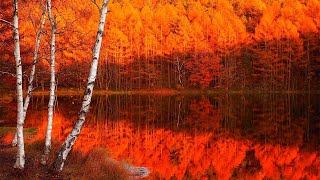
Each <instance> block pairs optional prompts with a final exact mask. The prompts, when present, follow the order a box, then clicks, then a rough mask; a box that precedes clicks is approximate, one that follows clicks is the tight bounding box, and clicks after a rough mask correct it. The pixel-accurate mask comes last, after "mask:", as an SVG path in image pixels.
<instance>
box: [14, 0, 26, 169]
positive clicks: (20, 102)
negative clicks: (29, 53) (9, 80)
mask: <svg viewBox="0 0 320 180" xmlns="http://www.w3.org/2000/svg"><path fill="white" fill-rule="evenodd" d="M18 21H19V17H18V0H13V36H14V37H13V39H14V57H15V61H16V78H17V82H16V86H17V145H18V152H17V157H16V162H15V164H14V168H18V169H23V168H24V164H25V159H24V157H25V153H24V142H23V124H24V119H23V92H22V64H21V56H20V40H19V23H18Z"/></svg>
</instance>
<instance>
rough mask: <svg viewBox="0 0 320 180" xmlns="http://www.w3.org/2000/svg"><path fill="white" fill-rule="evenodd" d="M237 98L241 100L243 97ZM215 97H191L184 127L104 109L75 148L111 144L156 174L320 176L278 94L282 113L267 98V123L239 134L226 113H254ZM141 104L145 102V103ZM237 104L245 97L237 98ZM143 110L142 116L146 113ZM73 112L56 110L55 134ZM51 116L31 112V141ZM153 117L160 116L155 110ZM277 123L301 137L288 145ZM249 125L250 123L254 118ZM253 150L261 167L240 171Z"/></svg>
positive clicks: (60, 134)
mask: <svg viewBox="0 0 320 180" xmlns="http://www.w3.org/2000/svg"><path fill="white" fill-rule="evenodd" d="M235 100H236V102H242V101H238V100H237V99H235ZM213 101H224V99H222V100H221V99H220V100H219V99H215V98H207V97H201V98H199V99H197V98H195V99H191V101H190V105H189V109H188V110H189V113H188V114H187V115H185V116H184V118H183V120H181V122H180V124H179V127H180V128H185V127H184V126H187V127H190V129H187V130H186V131H183V130H182V129H181V130H180V129H178V130H177V131H176V129H175V128H165V126H162V127H159V126H154V125H153V123H154V122H153V121H152V120H149V119H148V118H146V119H147V120H146V122H141V121H139V122H137V121H135V120H134V119H132V118H133V117H134V116H133V115H132V114H130V111H125V113H123V112H122V114H125V118H122V119H121V118H119V119H117V120H110V119H108V118H106V119H104V120H105V121H103V120H102V119H99V118H98V115H97V114H99V113H98V112H97V113H96V114H94V113H92V114H89V115H88V117H87V122H86V124H85V127H84V128H83V129H82V131H81V134H80V136H79V137H78V139H77V141H76V143H75V146H74V148H76V149H77V150H78V151H80V152H82V153H84V154H86V153H88V152H90V151H91V150H92V149H93V148H95V147H105V148H107V149H109V150H110V154H111V156H112V157H113V158H115V159H117V160H126V161H128V162H129V163H132V164H134V165H137V166H146V167H148V168H150V170H151V172H152V177H161V178H170V177H177V178H178V179H182V178H183V177H189V178H191V179H205V178H208V179H211V178H210V177H212V175H213V176H217V177H218V178H219V179H229V178H232V177H234V176H236V175H237V173H240V175H239V174H238V176H237V177H244V178H246V179H264V178H266V179H268V178H271V179H280V178H284V179H304V178H306V179H319V178H320V169H319V168H320V156H319V152H317V151H314V150H310V151H306V150H304V149H301V146H302V144H303V143H304V142H303V139H302V138H303V137H302V136H303V130H302V129H300V128H293V126H292V127H291V126H289V128H288V125H287V124H286V123H282V122H283V121H284V120H286V119H288V118H287V117H288V115H286V114H285V113H284V112H286V111H284V110H285V109H286V108H285V107H286V106H284V104H283V103H278V100H275V101H272V103H277V113H275V112H272V113H271V114H268V112H269V109H268V108H267V106H266V104H264V105H265V108H263V109H262V108H259V107H255V106H254V107H252V108H250V109H251V110H255V111H257V109H260V110H262V111H263V112H259V113H256V114H257V115H259V116H258V117H253V118H252V119H251V120H250V123H256V121H254V118H257V123H258V124H260V123H262V125H261V126H260V125H258V126H256V127H255V129H254V130H255V131H257V132H251V134H249V135H248V136H240V135H239V134H241V133H243V132H239V131H240V130H239V129H237V128H235V130H234V132H233V133H234V134H231V135H230V131H227V130H226V129H223V128H222V127H221V126H222V124H224V126H226V123H227V122H226V123H222V122H223V118H226V119H228V120H229V121H230V122H232V123H234V124H235V125H237V123H238V122H237V121H236V120H238V119H242V118H244V119H246V118H247V119H249V118H250V116H245V117H240V116H235V117H234V114H233V113H232V111H228V113H227V112H224V111H222V109H218V108H216V107H215V106H216V103H212V102H213ZM99 102H100V101H99ZM228 102H229V103H232V100H231V99H228ZM100 103H101V104H103V103H102V102H100ZM261 103H264V102H261ZM101 104H100V106H98V105H97V107H96V109H97V110H101V109H103V108H101V106H102V105H101ZM111 104H112V103H111ZM148 104H149V103H148ZM135 105H137V104H135ZM139 105H140V106H141V104H139ZM234 105H235V106H237V105H239V103H234ZM93 107H94V106H93ZM241 107H242V106H241ZM241 107H239V108H236V107H234V106H232V105H230V104H228V106H227V107H226V108H225V109H227V108H229V109H232V110H235V109H241ZM118 108H119V107H118ZM220 108H223V106H220ZM93 109H94V108H93ZM119 109H121V108H119ZM147 109H148V110H150V111H152V112H153V114H157V111H156V110H155V109H154V108H152V106H148V108H147ZM225 109H224V110H225ZM93 111H94V110H93ZM99 112H100V111H99ZM141 112H143V111H141ZM133 113H135V112H133ZM265 113H267V115H265ZM66 114H67V113H66ZM70 114H72V113H70ZM101 114H102V117H104V118H105V116H104V115H105V114H103V113H101V112H100V115H101ZM74 115H76V113H74ZM140 115H141V116H142V115H143V113H141V114H140ZM245 115H246V114H245ZM67 116H68V115H64V114H63V113H60V112H56V113H55V116H54V121H53V134H52V137H53V138H54V139H57V140H60V141H62V140H64V139H65V137H66V136H67V135H68V133H69V132H70V130H71V129H72V127H73V122H72V121H74V120H75V119H76V116H73V117H72V115H71V117H67ZM270 116H271V117H273V118H270V119H271V120H270V119H268V118H269V117H270ZM261 118H262V119H261ZM46 119H47V111H46V110H45V109H44V110H39V111H35V112H34V113H32V114H30V115H29V117H28V120H27V121H26V126H27V127H37V129H38V131H37V133H36V135H35V137H34V138H33V139H27V140H26V141H27V142H30V141H35V140H40V139H44V137H45V130H46V123H45V122H46ZM151 119H154V116H152V118H151ZM234 119H236V120H234ZM272 119H276V121H272ZM71 120H72V121H71ZM195 120H196V121H195ZM233 120H234V121H233ZM248 121H249V120H248ZM251 121H252V122H251ZM140 123H141V124H140ZM291 123H292V124H294V121H293V120H292V121H291ZM268 124H269V125H268ZM270 124H273V125H270ZM174 125H175V124H174ZM274 125H276V126H277V129H278V131H280V130H281V129H283V130H281V133H282V134H281V135H284V136H283V137H282V138H284V139H291V141H295V142H294V143H293V142H288V144H286V145H283V144H284V143H283V142H282V141H280V140H279V136H277V135H275V134H276V132H275V131H274V129H275V128H274ZM243 126H244V125H243ZM246 126H248V127H250V124H249V125H246ZM260 128H262V129H260ZM222 129H223V131H222ZM240 129H241V128H240ZM287 129H290V133H296V134H297V135H296V136H294V135H292V134H289V135H286V133H287V131H286V130H287ZM242 131H244V130H242ZM259 132H260V133H261V132H263V133H265V134H266V135H267V136H265V138H266V139H265V141H264V143H263V141H259V140H257V138H255V136H256V133H257V134H258V135H260V134H259ZM252 134H253V135H252ZM237 135H239V136H237ZM258 135H257V136H258ZM272 135H273V136H272ZM251 136H253V137H251ZM10 138H12V135H8V136H6V137H5V141H8V142H10V140H11V139H10ZM275 139H277V140H275ZM292 139H293V140H292ZM275 141H276V142H275ZM248 151H254V155H252V156H254V158H255V159H256V160H255V164H254V165H257V164H258V165H259V168H256V169H257V171H253V172H254V173H250V172H247V171H245V170H244V171H239V172H238V170H239V169H241V168H242V169H245V167H249V168H250V162H249V160H248V158H246V157H247V154H248ZM248 164H249V165H248ZM241 173H242V174H241ZM209 174H210V177H209ZM207 175H208V177H207Z"/></svg>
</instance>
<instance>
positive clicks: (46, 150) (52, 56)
mask: <svg viewBox="0 0 320 180" xmlns="http://www.w3.org/2000/svg"><path fill="white" fill-rule="evenodd" d="M47 8H48V16H49V20H50V24H51V44H50V74H51V78H50V95H49V103H48V125H47V133H46V141H45V148H44V155H43V157H42V160H41V163H42V164H46V162H47V160H48V157H49V153H50V149H51V133H52V118H53V106H54V100H55V95H54V92H55V86H56V82H55V79H56V78H55V65H54V64H55V41H56V23H55V20H54V19H53V17H52V12H51V0H47Z"/></svg>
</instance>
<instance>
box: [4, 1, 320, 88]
mask: <svg viewBox="0 0 320 180" xmlns="http://www.w3.org/2000/svg"><path fill="white" fill-rule="evenodd" d="M40 4H41V3H40V2H39V0H32V1H28V2H23V1H22V2H21V6H22V8H21V10H20V17H21V23H20V24H21V25H20V26H21V30H20V31H21V45H22V58H23V62H24V64H25V66H28V65H30V63H31V60H32V49H33V46H34V39H35V35H36V33H35V30H34V27H35V25H37V24H39V22H38V21H39V19H40V16H41V5H40ZM53 6H54V9H53V10H54V11H55V14H56V20H57V28H58V29H57V68H58V77H57V78H58V79H57V80H58V86H66V87H70V86H71V87H74V88H81V87H82V86H83V84H84V83H85V82H84V81H85V77H86V75H87V69H88V68H87V67H88V66H89V59H90V51H91V49H92V47H91V45H92V44H93V42H92V41H93V40H94V36H95V28H96V24H97V22H96V21H97V20H96V19H97V18H94V17H97V16H98V12H97V11H95V8H96V7H95V5H94V4H93V3H91V2H88V1H86V0H77V1H62V0H55V1H53ZM1 9H4V10H5V11H2V12H1V13H0V18H3V19H6V20H9V21H10V20H11V19H10V18H11V17H10V14H11V7H10V3H9V4H8V5H6V4H1ZM109 10H110V13H109V14H108V16H109V17H108V18H107V25H106V28H107V30H106V31H105V36H106V39H107V40H106V41H105V42H104V44H103V49H102V56H101V57H102V63H101V64H100V67H99V68H100V69H99V70H100V71H99V75H98V82H97V84H98V87H99V88H100V89H109V90H128V89H146V88H148V89H154V88H178V87H184V88H200V87H201V88H222V89H252V88H255V89H261V90H280V89H282V90H302V89H308V88H310V89H317V88H318V84H319V83H320V78H319V71H320V66H319V64H320V63H319V61H320V41H319V38H320V36H319V29H320V20H319V17H320V2H319V1H318V0H285V1H284V0H272V1H269V0H253V1H245V0H230V1H225V0H199V1H198V0H192V1H186V0H177V1H171V0H164V1H158V0H154V1H144V0H131V1H129V0H114V1H111V3H110V5H109ZM49 29H50V28H49V24H47V25H46V30H47V32H48V31H49ZM0 32H1V34H2V35H1V37H0V40H1V41H0V43H1V49H0V63H1V69H0V70H1V71H11V69H12V67H13V65H12V62H13V53H12V50H10V48H8V47H11V46H12V40H11V39H10V38H11V29H10V27H9V26H7V25H5V24H1V26H0ZM48 34H49V33H48ZM48 34H46V35H45V36H44V45H43V46H42V47H41V55H42V56H41V57H42V59H43V60H44V61H41V63H40V68H41V69H42V70H41V71H40V72H38V77H37V78H36V84H38V86H39V84H40V82H45V83H46V84H47V85H48V84H49V82H48V78H49V76H48V75H47V74H46V73H45V72H44V71H45V70H46V69H48V62H47V61H45V60H46V59H48V54H49V53H48V52H49V40H50V38H49V35H48ZM177 59H179V60H177ZM1 76H7V75H5V74H1ZM40 77H41V78H40ZM0 83H1V84H2V85H3V84H5V85H8V83H9V82H7V81H5V80H1V82H0Z"/></svg>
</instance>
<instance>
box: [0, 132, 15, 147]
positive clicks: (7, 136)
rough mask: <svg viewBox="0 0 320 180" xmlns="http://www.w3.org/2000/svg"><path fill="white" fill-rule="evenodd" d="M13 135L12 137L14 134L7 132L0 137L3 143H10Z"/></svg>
mask: <svg viewBox="0 0 320 180" xmlns="http://www.w3.org/2000/svg"><path fill="white" fill-rule="evenodd" d="M13 137H14V134H12V133H9V134H7V135H5V136H4V137H3V138H1V141H3V143H4V144H10V143H11V141H12V139H13Z"/></svg>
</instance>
